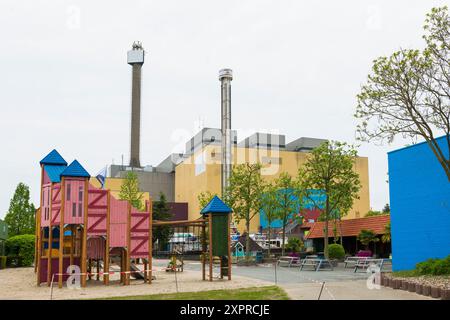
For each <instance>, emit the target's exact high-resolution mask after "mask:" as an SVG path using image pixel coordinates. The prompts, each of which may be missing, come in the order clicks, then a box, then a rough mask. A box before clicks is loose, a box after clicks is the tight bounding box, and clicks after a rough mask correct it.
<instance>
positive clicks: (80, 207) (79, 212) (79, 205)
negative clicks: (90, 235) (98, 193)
mask: <svg viewBox="0 0 450 320" xmlns="http://www.w3.org/2000/svg"><path fill="white" fill-rule="evenodd" d="M82 210H83V205H82V204H81V203H79V204H78V216H79V217H81V213H82Z"/></svg>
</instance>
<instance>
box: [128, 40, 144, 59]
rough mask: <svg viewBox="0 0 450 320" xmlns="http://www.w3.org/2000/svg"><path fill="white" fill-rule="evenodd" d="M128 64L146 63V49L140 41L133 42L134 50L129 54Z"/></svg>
mask: <svg viewBox="0 0 450 320" xmlns="http://www.w3.org/2000/svg"><path fill="white" fill-rule="evenodd" d="M127 62H128V64H143V63H144V48H142V43H140V42H139V41H135V42H133V46H132V49H131V50H130V51H128V53H127Z"/></svg>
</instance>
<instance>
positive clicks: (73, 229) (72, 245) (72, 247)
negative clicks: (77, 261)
mask: <svg viewBox="0 0 450 320" xmlns="http://www.w3.org/2000/svg"><path fill="white" fill-rule="evenodd" d="M70 235H71V239H70V263H69V264H70V265H73V251H74V250H75V226H74V225H73V224H71V225H70Z"/></svg>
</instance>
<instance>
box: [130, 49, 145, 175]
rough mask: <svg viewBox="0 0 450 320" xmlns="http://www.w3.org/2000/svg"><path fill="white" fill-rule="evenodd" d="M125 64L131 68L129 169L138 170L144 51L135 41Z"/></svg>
mask: <svg viewBox="0 0 450 320" xmlns="http://www.w3.org/2000/svg"><path fill="white" fill-rule="evenodd" d="M127 62H128V64H130V65H131V66H132V67H133V71H132V89H131V142H130V167H134V168H140V167H141V163H140V160H139V147H140V138H141V69H142V65H143V64H144V49H143V48H142V44H141V43H140V42H139V41H137V42H134V43H133V47H132V49H131V50H130V51H128V54H127Z"/></svg>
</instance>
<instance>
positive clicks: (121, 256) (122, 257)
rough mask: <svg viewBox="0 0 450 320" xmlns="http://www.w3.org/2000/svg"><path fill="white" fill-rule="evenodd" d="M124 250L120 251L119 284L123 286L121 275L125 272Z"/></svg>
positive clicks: (123, 276) (123, 279)
mask: <svg viewBox="0 0 450 320" xmlns="http://www.w3.org/2000/svg"><path fill="white" fill-rule="evenodd" d="M124 263H125V248H122V250H120V283H121V284H125V275H124V274H123V273H122V272H123V271H124V270H125V267H124Z"/></svg>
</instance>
